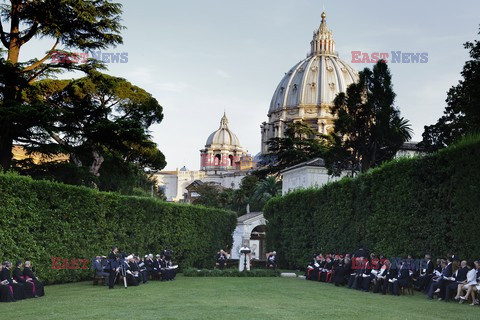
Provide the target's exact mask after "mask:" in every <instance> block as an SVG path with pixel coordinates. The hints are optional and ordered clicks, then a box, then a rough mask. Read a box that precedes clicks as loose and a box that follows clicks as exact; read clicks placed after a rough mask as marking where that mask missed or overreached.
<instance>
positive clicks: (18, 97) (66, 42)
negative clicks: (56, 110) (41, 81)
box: [0, 0, 123, 170]
mask: <svg viewBox="0 0 480 320" xmlns="http://www.w3.org/2000/svg"><path fill="white" fill-rule="evenodd" d="M120 14H121V5H120V4H118V3H113V2H111V1H109V0H85V1H78V0H62V1H58V0H8V1H7V0H4V1H3V4H1V5H0V42H1V45H2V46H3V48H4V50H3V51H6V55H7V58H6V59H1V60H0V69H2V71H3V74H2V76H0V166H1V167H3V168H4V169H5V170H6V169H8V168H9V167H10V164H11V159H12V146H13V142H14V141H15V140H16V139H17V138H19V137H24V136H25V135H26V134H27V131H28V130H29V129H30V128H31V127H33V126H35V125H39V124H41V123H42V121H43V120H44V119H46V118H48V117H47V116H46V115H45V113H44V110H42V109H41V108H37V106H35V105H28V104H26V103H25V101H24V100H23V95H22V91H23V89H24V88H25V87H27V86H28V85H29V84H31V83H33V82H34V81H35V80H36V79H38V78H41V77H45V76H46V75H49V74H51V73H52V72H59V71H65V70H89V69H91V68H93V67H98V66H99V65H98V63H97V62H94V61H90V62H89V63H87V64H72V63H66V62H64V63H53V62H51V61H49V59H50V58H51V57H52V54H53V53H54V52H55V50H56V49H57V48H58V47H61V46H63V48H64V49H65V50H83V51H85V50H96V49H105V48H107V47H109V46H115V45H117V44H120V43H122V37H121V36H120V34H119V33H120V31H121V30H122V28H123V27H122V25H121V24H120ZM8 24H9V27H4V26H7V25H8ZM35 38H42V39H45V40H48V39H50V40H52V47H51V49H50V50H49V51H48V52H47V53H46V54H43V55H42V56H40V57H38V58H35V59H32V60H29V61H19V57H20V53H21V49H22V47H23V46H24V45H25V44H27V43H29V42H30V41H32V40H33V39H35ZM0 48H1V47H0ZM66 53H67V54H68V55H72V53H71V52H69V51H66Z"/></svg>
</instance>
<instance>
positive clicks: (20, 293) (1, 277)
mask: <svg viewBox="0 0 480 320" xmlns="http://www.w3.org/2000/svg"><path fill="white" fill-rule="evenodd" d="M11 268H12V263H11V262H10V261H5V262H3V268H2V272H1V273H0V282H2V283H3V284H5V285H8V286H9V287H10V288H12V290H13V298H14V299H15V300H22V299H26V295H25V289H24V287H23V285H22V284H21V283H18V282H17V281H16V280H13V279H12V276H11V274H10V269H11Z"/></svg>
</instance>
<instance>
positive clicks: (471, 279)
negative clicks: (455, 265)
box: [454, 261, 477, 301]
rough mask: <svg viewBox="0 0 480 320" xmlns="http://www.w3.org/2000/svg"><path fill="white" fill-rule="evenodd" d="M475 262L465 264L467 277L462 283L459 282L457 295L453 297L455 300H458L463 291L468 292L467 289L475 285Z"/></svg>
mask: <svg viewBox="0 0 480 320" xmlns="http://www.w3.org/2000/svg"><path fill="white" fill-rule="evenodd" d="M476 264H477V262H475V263H473V262H472V261H468V262H467V269H468V272H467V277H466V279H465V280H464V281H462V282H460V283H459V284H458V285H457V295H456V296H455V298H454V299H455V300H457V301H458V300H460V297H461V296H462V293H463V291H466V290H468V288H469V287H471V286H475V285H476V284H477V270H476Z"/></svg>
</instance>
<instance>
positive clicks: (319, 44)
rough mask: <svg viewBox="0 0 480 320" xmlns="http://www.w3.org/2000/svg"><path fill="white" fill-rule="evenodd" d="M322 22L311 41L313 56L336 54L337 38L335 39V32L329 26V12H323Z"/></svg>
mask: <svg viewBox="0 0 480 320" xmlns="http://www.w3.org/2000/svg"><path fill="white" fill-rule="evenodd" d="M321 17H322V22H321V23H320V27H319V28H318V29H317V30H315V31H314V32H313V39H312V41H311V42H310V46H311V52H310V55H311V56H317V55H323V54H325V55H328V54H329V55H336V53H335V40H333V33H332V31H331V30H329V29H328V27H327V19H326V18H327V14H326V13H325V11H323V12H322V14H321Z"/></svg>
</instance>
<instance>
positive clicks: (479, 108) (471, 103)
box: [421, 32, 480, 151]
mask: <svg viewBox="0 0 480 320" xmlns="http://www.w3.org/2000/svg"><path fill="white" fill-rule="evenodd" d="M479 34H480V32H479ZM464 47H465V49H468V50H469V53H470V58H471V59H470V60H468V61H467V62H465V65H464V66H463V70H462V72H461V75H462V77H463V80H460V81H459V83H458V84H457V85H456V86H452V87H451V88H450V90H449V91H448V93H447V99H446V102H447V106H446V108H445V110H444V112H443V116H442V117H441V118H440V119H438V121H437V123H436V124H434V125H430V126H425V131H424V133H423V140H422V142H421V145H422V146H423V147H424V148H426V149H427V150H430V151H435V150H438V149H441V148H445V147H446V146H448V145H450V144H452V143H453V142H455V141H457V140H458V139H459V138H461V137H462V136H464V135H466V134H469V133H478V131H479V130H480V41H478V40H475V41H474V42H466V43H465V44H464Z"/></svg>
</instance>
